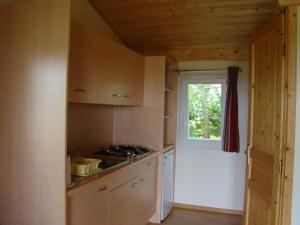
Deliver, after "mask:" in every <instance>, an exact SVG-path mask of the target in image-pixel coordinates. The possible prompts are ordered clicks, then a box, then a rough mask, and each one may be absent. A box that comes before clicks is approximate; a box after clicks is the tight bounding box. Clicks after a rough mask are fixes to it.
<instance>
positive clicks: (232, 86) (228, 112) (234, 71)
mask: <svg viewBox="0 0 300 225" xmlns="http://www.w3.org/2000/svg"><path fill="white" fill-rule="evenodd" d="M238 73H239V68H237V67H229V68H228V75H227V94H226V103H225V114H224V128H223V129H224V130H223V143H222V149H223V151H224V152H239V151H240V136H239V122H238V117H239V116H238V95H237V80H238Z"/></svg>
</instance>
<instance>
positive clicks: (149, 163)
mask: <svg viewBox="0 0 300 225" xmlns="http://www.w3.org/2000/svg"><path fill="white" fill-rule="evenodd" d="M157 163H158V159H157V157H154V158H151V159H146V160H145V161H143V162H141V164H140V166H139V174H143V173H145V172H147V171H149V170H150V169H152V168H154V167H156V166H157Z"/></svg>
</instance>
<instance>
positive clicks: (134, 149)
mask: <svg viewBox="0 0 300 225" xmlns="http://www.w3.org/2000/svg"><path fill="white" fill-rule="evenodd" d="M149 152H150V149H147V148H145V147H142V146H139V145H111V146H109V147H104V148H101V149H99V150H98V151H96V152H95V154H101V155H111V156H119V157H127V158H133V157H138V156H142V155H144V154H147V153H149Z"/></svg>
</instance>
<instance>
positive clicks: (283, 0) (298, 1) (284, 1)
mask: <svg viewBox="0 0 300 225" xmlns="http://www.w3.org/2000/svg"><path fill="white" fill-rule="evenodd" d="M279 4H280V5H284V6H288V5H300V0H279Z"/></svg>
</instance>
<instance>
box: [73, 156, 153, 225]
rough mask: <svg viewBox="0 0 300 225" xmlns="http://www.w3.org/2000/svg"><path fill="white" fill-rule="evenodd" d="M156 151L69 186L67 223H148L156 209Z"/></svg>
mask: <svg viewBox="0 0 300 225" xmlns="http://www.w3.org/2000/svg"><path fill="white" fill-rule="evenodd" d="M157 155H158V153H155V152H152V153H151V154H150V155H148V156H146V157H145V158H143V159H137V160H136V161H132V162H130V163H128V164H126V165H123V166H122V168H118V169H116V170H114V171H110V172H108V173H98V174H96V175H93V176H90V177H88V178H86V179H83V180H80V181H77V182H76V183H75V184H74V185H73V186H71V187H70V188H69V190H68V224H69V225H85V224H87V223H88V224H91V225H94V224H95V225H142V224H147V223H148V221H149V219H150V217H151V216H152V215H153V214H154V212H155V209H156V192H157V189H156V187H157Z"/></svg>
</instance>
